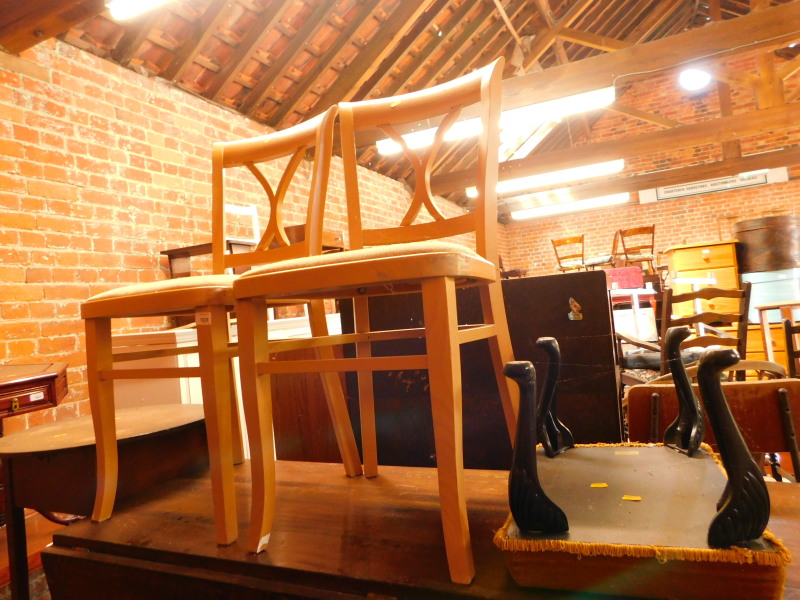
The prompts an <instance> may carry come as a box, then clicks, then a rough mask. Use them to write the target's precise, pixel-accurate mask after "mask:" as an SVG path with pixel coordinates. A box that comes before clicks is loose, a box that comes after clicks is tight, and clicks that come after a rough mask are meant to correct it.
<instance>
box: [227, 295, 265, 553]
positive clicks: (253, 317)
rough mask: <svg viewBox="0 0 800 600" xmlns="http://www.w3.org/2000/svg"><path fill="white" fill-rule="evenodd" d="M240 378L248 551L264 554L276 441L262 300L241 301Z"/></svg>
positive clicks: (239, 322) (239, 309)
mask: <svg viewBox="0 0 800 600" xmlns="http://www.w3.org/2000/svg"><path fill="white" fill-rule="evenodd" d="M236 313H237V315H238V332H239V375H240V378H241V387H242V405H243V408H244V418H245V425H246V428H247V437H248V441H249V444H250V470H251V480H252V491H251V505H250V526H249V529H248V533H247V539H246V540H245V548H246V549H247V550H249V551H250V552H261V551H262V550H263V549H264V548H265V547H266V545H267V543H268V542H269V535H270V532H271V531H272V520H273V517H274V515H275V441H274V437H273V431H272V390H271V382H270V375H269V373H266V372H265V373H260V372H259V371H260V369H259V365H265V366H267V365H268V363H269V348H268V345H269V342H268V340H267V307H266V304H265V303H264V302H263V301H261V299H258V298H256V299H246V300H242V301H239V302H237V304H236Z"/></svg>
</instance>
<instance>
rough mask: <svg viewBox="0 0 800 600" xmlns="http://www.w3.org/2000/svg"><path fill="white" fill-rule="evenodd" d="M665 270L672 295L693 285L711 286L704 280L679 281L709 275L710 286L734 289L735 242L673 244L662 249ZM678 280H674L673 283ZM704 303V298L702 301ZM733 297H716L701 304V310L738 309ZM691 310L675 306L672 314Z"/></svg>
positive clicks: (736, 270)
mask: <svg viewBox="0 0 800 600" xmlns="http://www.w3.org/2000/svg"><path fill="white" fill-rule="evenodd" d="M663 255H664V258H665V259H666V261H667V268H668V270H669V276H668V283H669V285H670V287H671V288H672V289H673V290H674V291H675V293H676V294H683V293H686V292H691V291H692V288H693V286H695V285H698V286H699V287H711V286H710V284H708V283H699V284H692V283H690V282H685V283H681V282H680V280H691V279H697V280H703V279H709V278H713V279H715V280H716V283H715V284H714V285H713V287H719V288H724V289H737V288H738V287H739V266H738V263H737V259H736V241H735V240H727V241H721V242H703V243H697V244H686V245H683V246H673V247H671V248H667V249H666V250H665V251H664V252H663ZM675 280H678V282H675ZM703 302H704V304H705V303H706V301H703ZM737 302H738V301H737V300H736V299H733V298H732V299H730V300H725V299H721V300H716V301H715V304H714V305H713V306H704V310H709V309H710V310H713V311H716V312H735V311H737V310H738V304H737ZM692 312H694V310H693V309H692V307H691V306H688V305H687V306H681V305H678V306H676V307H675V313H676V314H677V315H680V316H683V315H687V314H691V313H692Z"/></svg>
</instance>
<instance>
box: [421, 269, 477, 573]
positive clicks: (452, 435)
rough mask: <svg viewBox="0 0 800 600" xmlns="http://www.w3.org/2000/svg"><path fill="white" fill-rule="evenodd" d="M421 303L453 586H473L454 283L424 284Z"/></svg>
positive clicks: (430, 282)
mask: <svg viewBox="0 0 800 600" xmlns="http://www.w3.org/2000/svg"><path fill="white" fill-rule="evenodd" d="M422 302H423V313H424V318H425V335H426V345H427V355H428V376H429V378H430V390H431V410H432V413H433V434H434V439H435V443H436V466H437V474H438V479H439V503H440V509H441V513H442V527H443V529H444V542H445V550H446V552H447V563H448V566H449V568H450V579H451V580H452V581H454V582H456V583H470V582H471V581H472V579H473V577H475V565H474V562H473V558H472V549H471V545H470V536H469V523H468V521H467V505H466V498H465V493H464V452H463V424H462V414H461V407H462V397H461V356H460V351H459V344H458V321H457V318H456V293H455V282H454V281H453V279H450V278H437V279H430V280H426V281H424V282H423V284H422Z"/></svg>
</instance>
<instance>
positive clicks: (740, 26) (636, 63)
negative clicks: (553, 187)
mask: <svg viewBox="0 0 800 600" xmlns="http://www.w3.org/2000/svg"><path fill="white" fill-rule="evenodd" d="M798 39H800V2H792V3H789V4H782V5H780V6H774V7H772V8H768V9H765V10H762V11H759V12H755V13H752V14H749V15H745V16H743V17H738V18H736V19H730V20H727V21H720V22H715V23H709V24H708V25H706V26H705V27H703V28H700V29H692V30H689V31H686V32H685V33H680V34H677V35H674V36H670V37H667V38H663V39H660V40H655V41H652V42H648V43H646V44H640V45H637V46H632V47H630V48H626V49H623V50H618V51H616V52H611V53H608V54H600V55H598V56H593V57H590V58H585V59H583V60H580V61H577V62H574V63H570V64H568V65H561V66H557V67H552V68H550V69H546V70H544V71H542V72H538V73H531V74H528V75H521V76H519V77H514V78H511V79H507V80H505V81H504V82H503V108H504V109H505V110H508V109H510V108H516V107H518V106H527V105H529V104H535V103H537V102H544V101H545V100H553V99H556V98H561V97H564V96H570V95H572V94H579V93H581V92H588V91H591V90H595V89H598V88H602V87H607V86H610V85H615V84H616V85H620V84H623V83H631V82H633V81H636V80H638V79H644V78H646V77H651V76H653V74H654V73H656V72H659V71H663V70H666V69H670V68H674V67H677V66H680V65H682V64H687V63H690V62H693V61H696V60H702V59H706V60H714V61H719V60H722V59H724V58H726V57H729V56H733V55H735V54H737V53H738V54H740V53H742V52H745V51H752V50H757V49H760V50H765V51H766V50H769V49H777V48H781V47H784V46H787V45H788V44H789V43H791V42H793V41H796V40H798Z"/></svg>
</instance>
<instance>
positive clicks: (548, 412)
mask: <svg viewBox="0 0 800 600" xmlns="http://www.w3.org/2000/svg"><path fill="white" fill-rule="evenodd" d="M536 346H537V347H538V348H541V349H542V350H544V351H545V352H546V353H547V358H548V362H547V375H546V376H545V382H544V389H543V390H542V399H541V401H540V402H539V411H538V415H537V417H538V419H537V427H538V429H537V433H538V437H539V441H540V442H541V444H542V447H543V448H544V453H545V454H546V455H547V456H548V457H550V458H553V457H554V456H555V455H556V454H561V453H562V452H564V450H566V449H567V448H572V447H573V446H575V439H574V438H573V437H572V432H571V431H570V430H569V429H568V428H567V426H566V425H564V424H563V423H562V422H561V421H559V420H558V413H557V410H556V404H557V401H558V395H557V394H556V389H557V387H558V374H559V372H560V370H561V350H560V349H559V347H558V342H557V341H556V339H555V338H551V337H541V338H539V339H538V340H536Z"/></svg>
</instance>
